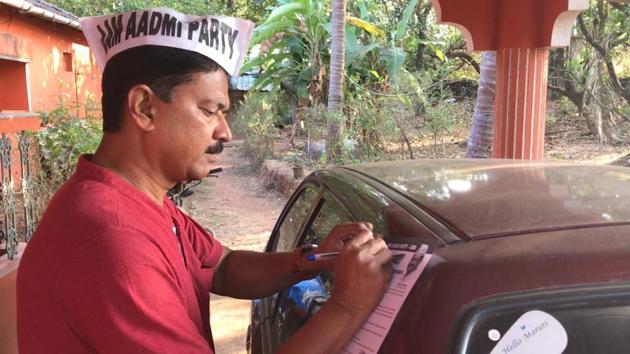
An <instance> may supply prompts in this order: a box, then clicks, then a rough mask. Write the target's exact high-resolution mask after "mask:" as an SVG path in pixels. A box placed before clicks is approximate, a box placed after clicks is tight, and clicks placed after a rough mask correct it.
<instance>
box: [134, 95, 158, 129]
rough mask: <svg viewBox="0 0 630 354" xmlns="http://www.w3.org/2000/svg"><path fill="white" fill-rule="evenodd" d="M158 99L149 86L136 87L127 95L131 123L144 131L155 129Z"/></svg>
mask: <svg viewBox="0 0 630 354" xmlns="http://www.w3.org/2000/svg"><path fill="white" fill-rule="evenodd" d="M156 99H157V97H156V96H155V93H153V90H151V88H150V87H149V86H147V85H136V86H134V87H132V88H131V89H130V90H129V93H128V94H127V104H128V107H127V108H128V109H129V113H130V115H131V122H132V123H133V124H135V125H136V126H138V127H139V128H140V129H142V130H144V131H152V130H153V129H154V128H155V125H154V121H153V116H154V113H155V101H156Z"/></svg>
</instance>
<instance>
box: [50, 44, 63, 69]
mask: <svg viewBox="0 0 630 354" xmlns="http://www.w3.org/2000/svg"><path fill="white" fill-rule="evenodd" d="M52 52H53V73H54V74H55V75H57V74H58V73H59V64H60V62H61V53H60V52H59V49H57V47H53V50H52Z"/></svg>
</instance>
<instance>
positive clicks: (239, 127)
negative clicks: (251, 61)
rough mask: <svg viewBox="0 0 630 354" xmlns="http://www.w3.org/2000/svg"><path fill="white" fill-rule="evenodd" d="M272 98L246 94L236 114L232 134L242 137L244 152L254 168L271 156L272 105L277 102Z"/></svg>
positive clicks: (263, 94) (261, 93)
mask: <svg viewBox="0 0 630 354" xmlns="http://www.w3.org/2000/svg"><path fill="white" fill-rule="evenodd" d="M274 98H275V97H274V95H272V94H270V93H265V92H255V93H252V94H248V95H247V96H245V101H244V102H243V103H242V104H241V106H240V108H239V110H238V112H237V118H236V123H235V125H234V133H235V134H237V135H239V136H242V137H243V139H244V147H245V152H246V153H247V154H248V155H249V157H250V160H251V161H252V164H253V165H254V166H255V167H260V165H261V164H262V163H263V162H264V161H265V160H266V159H267V158H269V157H271V154H272V138H271V136H272V134H273V132H274V131H275V127H274V123H276V118H275V117H276V116H275V115H274V104H275V102H277V101H276V100H274Z"/></svg>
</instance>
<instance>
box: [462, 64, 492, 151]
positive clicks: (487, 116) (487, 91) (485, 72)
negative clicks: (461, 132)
mask: <svg viewBox="0 0 630 354" xmlns="http://www.w3.org/2000/svg"><path fill="white" fill-rule="evenodd" d="M496 73H497V53H496V52H484V53H483V55H482V57H481V74H480V75H479V89H478V90H477V100H476V102H475V112H474V113H473V119H472V128H471V130H470V136H469V137H468V147H467V149H466V157H469V158H488V157H490V155H491V151H490V150H491V148H492V138H493V134H494V131H493V129H494V96H495V91H494V90H495V86H496V82H497V76H496Z"/></svg>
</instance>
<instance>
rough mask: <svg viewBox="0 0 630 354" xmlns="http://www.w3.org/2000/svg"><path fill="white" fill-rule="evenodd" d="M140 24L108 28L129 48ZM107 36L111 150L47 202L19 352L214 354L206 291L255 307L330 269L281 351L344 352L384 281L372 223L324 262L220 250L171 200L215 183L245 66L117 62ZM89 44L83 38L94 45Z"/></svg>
mask: <svg viewBox="0 0 630 354" xmlns="http://www.w3.org/2000/svg"><path fill="white" fill-rule="evenodd" d="M159 11H161V12H160V14H161V17H160V18H162V19H163V18H165V17H166V15H167V14H170V15H171V16H173V17H175V18H177V21H182V23H183V24H184V25H183V27H184V29H183V30H182V31H181V32H182V33H183V34H184V35H183V36H182V37H183V38H182V41H185V40H188V41H190V39H192V40H193V41H194V40H195V36H194V30H192V31H193V33H192V35H190V36H186V33H187V30H186V28H188V29H189V32H188V33H190V31H191V30H190V28H195V25H194V22H190V21H189V22H185V21H187V20H188V18H187V17H183V15H180V14H177V13H174V12H171V11H170V10H167V9H160V10H159ZM145 12H146V11H145ZM145 12H138V13H137V14H136V15H134V16H132V15H129V14H125V16H122V15H120V16H121V17H112V20H111V23H120V24H123V25H126V26H127V28H126V30H123V28H122V27H118V29H119V31H120V32H119V33H125V32H127V33H128V32H129V31H130V30H129V28H130V27H132V19H133V21H134V23H133V26H134V28H136V29H134V30H131V36H130V37H131V38H132V40H133V38H136V37H143V36H145V37H146V36H147V35H148V33H150V31H151V30H150V29H151V28H154V27H155V26H154V22H153V18H154V17H155V16H153V13H151V14H150V15H149V14H147V15H146V16H145V14H144V13H145ZM143 16H145V17H146V18H147V19H151V20H150V22H148V23H150V25H148V27H147V28H148V30H145V31H144V33H141V32H140V30H137V28H139V27H140V24H141V22H140V21H142V20H139V21H138V23H137V26H136V23H135V21H136V19H137V18H140V19H142V17H143ZM177 16H179V17H177ZM156 18H157V17H156ZM222 19H225V18H222ZM215 20H216V19H214V18H210V19H207V20H206V23H210V24H212V23H214V21H215ZM147 21H149V20H147ZM156 21H157V20H156ZM203 21H204V20H202V19H199V20H198V24H197V27H201V28H203ZM216 21H218V20H216ZM101 24H103V23H101ZM82 25H83V23H82ZM116 26H119V25H118V24H117V25H116ZM116 26H113V25H112V26H109V25H108V24H105V25H104V26H102V27H100V28H98V26H97V28H96V30H99V32H104V30H103V28H110V27H112V28H116ZM176 26H179V25H178V24H176V25H175V27H173V28H177V27H176ZM187 26H188V27H187ZM217 26H219V25H217ZM88 27H89V26H88ZM159 27H160V26H157V28H159ZM216 28H223V26H222V25H221V26H220V27H216ZM91 30H92V31H96V30H95V29H93V28H92V29H91ZM85 31H90V28H87V29H85ZM235 31H236V30H235ZM154 32H155V31H154ZM225 32H226V33H228V34H229V33H232V32H228V30H225ZM112 33H113V37H112V36H108V35H106V34H104V33H101V41H100V42H97V43H96V44H95V43H94V41H90V45H91V47H92V48H95V47H96V48H98V47H99V46H102V48H101V49H103V51H105V52H106V53H107V55H106V56H105V57H102V56H101V54H102V51H101V53H99V52H98V51H97V50H95V53H96V55H97V60H99V61H100V62H101V63H103V62H105V63H106V64H104V67H105V68H104V72H103V78H102V80H103V81H102V88H103V98H102V106H103V127H104V136H103V140H102V142H101V144H100V146H99V148H98V150H97V151H96V153H95V154H94V155H87V156H82V157H81V159H80V161H79V163H78V166H77V170H76V173H75V174H74V175H73V176H72V177H71V178H70V179H69V180H68V182H67V183H66V184H65V185H64V186H63V187H62V188H61V189H60V190H59V191H58V192H57V193H56V195H55V196H54V198H53V199H52V200H51V202H50V204H49V206H48V209H47V210H46V212H45V213H44V215H43V217H42V219H41V221H40V223H39V226H38V228H37V230H36V232H35V235H34V236H33V238H32V240H31V242H30V243H29V245H28V247H27V249H26V251H25V254H24V256H23V258H22V261H21V265H20V268H19V271H18V346H19V349H20V352H21V353H86V352H99V353H141V352H142V353H211V352H212V351H213V345H212V335H211V331H210V325H209V317H208V316H209V309H208V307H209V301H208V300H209V292H210V291H212V292H214V293H216V294H220V295H226V296H232V297H236V298H246V299H252V298H261V297H265V296H269V295H271V294H274V293H276V292H278V291H280V290H282V289H285V288H287V287H289V286H291V285H292V284H294V283H296V282H298V281H301V280H304V279H309V278H312V277H315V276H316V275H317V274H318V273H319V272H321V271H324V270H334V272H335V284H334V286H335V291H334V292H333V294H332V296H331V297H330V299H329V300H328V301H327V303H326V304H325V305H324V306H323V307H322V308H321V309H320V310H319V311H318V312H317V314H316V315H315V316H313V318H312V319H311V320H310V321H309V322H308V323H307V324H306V325H305V326H304V327H303V328H302V329H301V330H300V331H299V332H298V333H297V334H296V335H295V336H294V337H293V338H291V339H290V340H289V341H287V342H286V343H285V344H284V346H283V347H282V348H281V349H280V352H283V353H335V352H339V351H341V349H342V348H343V347H344V345H345V343H346V342H347V341H348V340H349V339H350V337H351V336H352V335H353V333H354V332H355V331H356V330H357V329H358V328H359V327H360V326H361V324H362V323H363V321H364V320H365V319H366V318H367V316H368V315H369V314H370V312H371V311H372V309H373V308H374V307H375V306H376V305H377V303H378V302H379V300H380V298H381V296H382V294H383V291H384V288H385V285H386V283H387V281H388V279H389V271H390V268H389V260H390V257H391V254H390V252H389V250H388V249H387V247H386V245H385V244H384V242H383V241H382V240H381V239H379V238H376V237H374V235H373V234H372V232H371V226H370V225H369V224H365V223H353V224H345V225H340V226H337V227H336V228H334V229H333V231H331V233H330V235H329V236H328V237H327V238H326V239H325V240H324V241H323V242H322V244H321V245H320V246H319V248H317V249H316V250H308V249H299V248H298V249H296V250H295V251H293V252H289V253H276V254H267V253H257V252H248V251H232V250H230V249H228V248H226V247H224V246H222V245H221V244H220V243H219V242H218V241H217V240H215V239H214V238H213V237H212V235H210V234H208V233H207V232H206V231H205V230H204V229H203V228H202V227H201V226H199V225H198V224H197V223H195V222H194V221H193V220H192V219H191V218H190V217H188V216H187V215H185V214H183V213H182V212H181V211H179V210H178V209H177V208H176V207H175V206H174V205H173V203H171V202H170V201H169V200H168V199H167V198H165V195H166V192H167V191H168V190H169V189H170V188H171V187H172V186H173V185H174V184H175V183H176V182H178V181H184V180H190V179H201V178H203V177H204V176H205V175H207V173H208V171H209V170H210V169H211V168H212V167H213V164H214V162H215V160H216V154H218V153H220V152H221V150H222V144H223V143H224V142H227V141H230V139H231V132H230V129H229V127H228V125H227V122H226V120H225V112H226V111H227V110H228V109H229V99H228V73H227V72H226V68H228V69H230V71H231V72H232V73H234V72H238V65H235V66H234V65H233V66H230V63H227V64H226V63H225V61H223V65H219V64H218V63H217V62H221V61H222V58H221V57H220V56H219V54H216V53H215V54H216V55H215V56H214V57H215V58H218V59H217V60H212V59H210V57H212V55H210V56H209V55H207V54H205V52H204V50H205V49H204V50H196V49H195V48H194V47H193V48H191V47H187V46H188V45H189V44H190V43H189V42H186V43H185V44H184V45H182V46H179V44H177V43H176V44H172V43H171V44H169V46H160V45H155V43H160V42H159V41H158V42H153V43H152V42H151V41H148V42H146V41H145V42H143V43H142V44H137V43H135V44H132V45H129V46H128V47H124V45H126V44H124V43H122V44H121V45H123V49H119V50H117V51H116V50H114V46H115V45H116V44H117V43H116V40H112V38H115V36H116V31H113V32H112ZM217 33H218V32H217ZM92 34H93V33H92ZM92 34H91V33H89V32H86V36H87V38H88V40H90V38H91V37H93V36H92ZM134 35H135V37H134ZM158 35H159V31H158ZM162 35H164V31H162ZM166 35H169V33H168V32H167V33H166ZM215 35H216V33H215ZM121 37H122V38H124V37H125V36H124V35H122V36H121ZM159 39H160V38H157V37H156V40H159ZM123 42H124V41H123ZM195 42H196V41H195ZM112 43H113V45H112ZM199 43H202V41H201V40H199ZM208 43H212V41H211V40H210V41H209V42H208ZM127 44H128V43H127ZM202 44H203V43H202ZM182 48H184V49H182ZM216 48H220V46H219V44H217V45H216ZM106 49H107V50H106ZM232 49H234V48H232ZM219 52H221V51H220V50H219ZM226 52H229V51H225V50H224V51H223V53H222V54H223V55H226V56H227V54H226ZM232 54H233V53H231V54H230V55H229V56H230V57H232ZM99 57H100V59H99ZM103 58H106V59H103ZM237 60H238V59H237ZM232 69H233V70H232ZM330 251H339V252H340V255H339V257H338V258H337V260H336V261H326V262H306V261H305V257H306V255H307V254H309V253H313V252H330ZM313 338H317V340H316V341H314V340H312V339H313ZM305 343H307V344H308V345H305Z"/></svg>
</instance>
